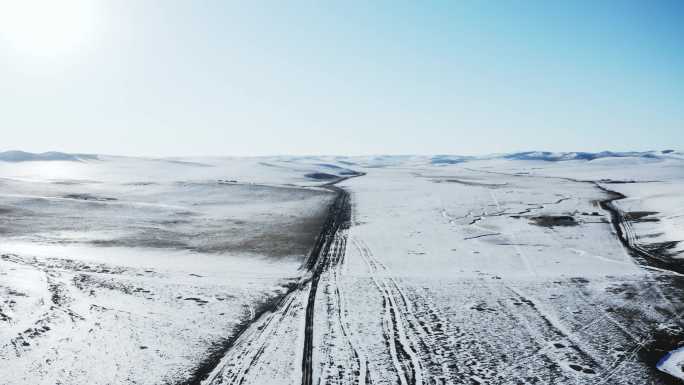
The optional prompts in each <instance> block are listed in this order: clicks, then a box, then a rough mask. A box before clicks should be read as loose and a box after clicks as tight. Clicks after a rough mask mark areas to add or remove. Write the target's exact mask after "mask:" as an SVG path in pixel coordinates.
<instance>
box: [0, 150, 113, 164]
mask: <svg viewBox="0 0 684 385" xmlns="http://www.w3.org/2000/svg"><path fill="white" fill-rule="evenodd" d="M98 159H99V158H98V156H97V155H93V154H68V153H65V152H57V151H49V152H43V153H38V154H36V153H32V152H26V151H2V152H0V161H3V162H31V161H54V160H61V161H74V162H80V161H83V160H98Z"/></svg>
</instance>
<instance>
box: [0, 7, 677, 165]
mask: <svg viewBox="0 0 684 385" xmlns="http://www.w3.org/2000/svg"><path fill="white" fill-rule="evenodd" d="M3 1H4V0H0V11H1V12H0V13H2V14H4V15H6V16H5V17H11V20H13V21H15V22H13V23H9V22H8V21H7V20H10V19H6V20H5V22H4V23H0V85H1V86H0V105H2V106H3V107H2V113H0V130H2V134H3V135H2V136H3V139H2V149H10V148H12V149H25V150H30V151H46V150H62V151H73V152H96V153H112V154H131V155H153V156H167V155H168V156H171V155H265V154H352V155H353V154H378V153H391V154H397V153H403V154H406V153H416V154H430V153H454V154H477V153H492V152H506V151H518V150H528V149H544V150H559V151H560V150H568V151H573V150H586V151H594V150H602V149H613V150H623V149H630V150H631V149H634V150H645V149H664V148H676V149H684V139H683V138H684V135H682V133H683V132H684V23H682V22H681V20H684V2H681V1H653V2H643V1H640V2H637V1H598V2H597V1H586V2H583V1H572V2H560V1H558V2H556V1H487V2H485V1H472V2H470V1H433V2H400V1H374V2H368V1H357V2H356V1H344V2H341V1H340V2H313V1H312V2H303V1H301V2H300V1H293V2H281V1H273V2H263V1H255V2H228V1H202V2H189V1H177V2H174V1H133V0H129V1H100V2H98V1H90V2H81V1H77V0H65V1H66V2H61V4H63V5H62V6H61V7H62V8H60V9H54V6H46V4H47V3H43V2H40V1H36V0H32V1H33V4H32V6H31V7H30V8H24V9H17V7H16V6H14V5H12V3H11V2H7V1H5V2H3ZM55 3H56V2H55ZM7 15H11V16H7ZM10 24H11V25H10ZM8 25H9V26H8ZM36 31H38V32H36Z"/></svg>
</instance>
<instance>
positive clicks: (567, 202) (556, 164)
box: [0, 152, 684, 385]
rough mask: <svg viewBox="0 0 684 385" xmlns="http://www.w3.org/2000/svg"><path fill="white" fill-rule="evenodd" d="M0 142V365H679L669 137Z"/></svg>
mask: <svg viewBox="0 0 684 385" xmlns="http://www.w3.org/2000/svg"><path fill="white" fill-rule="evenodd" d="M2 154H3V153H0V159H4V160H0V214H1V215H0V384H3V385H4V384H7V385H9V384H12V385H14V384H22V385H23V384H178V385H181V384H213V385H218V384H303V385H309V384H402V385H409V384H676V383H680V382H678V381H680V380H678V379H677V377H679V378H683V377H684V375H683V374H682V372H683V369H682V365H684V349H682V347H683V346H684V322H682V318H681V314H682V312H684V275H683V274H684V253H682V251H684V244H682V243H679V241H682V240H684V156H683V155H682V154H681V153H677V152H648V153H604V154H586V153H563V154H552V153H520V154H510V155H496V156H489V157H478V158H473V157H457V156H436V157H424V156H406V157H396V156H394V157H389V156H387V157H383V156H378V157H299V158H286V157H272V158H206V159H199V158H196V159H162V160H152V159H135V158H122V157H104V156H85V155H72V156H69V155H67V154H47V155H42V156H39V157H37V156H34V155H31V154H22V153H11V154H7V153H4V154H5V155H4V158H3V155H2ZM54 159H58V160H54Z"/></svg>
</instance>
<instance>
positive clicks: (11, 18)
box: [0, 0, 95, 56]
mask: <svg viewBox="0 0 684 385" xmlns="http://www.w3.org/2000/svg"><path fill="white" fill-rule="evenodd" d="M93 8H94V7H93V2H92V1H86V0H59V1H57V0H52V1H51V0H0V40H5V42H6V43H7V44H8V45H9V46H10V47H11V48H12V49H14V50H17V51H21V52H23V53H26V54H31V55H36V56H52V55H59V54H63V53H67V52H70V51H74V50H76V49H78V48H79V47H82V46H83V44H84V43H86V42H87V41H88V39H90V38H91V35H92V33H93V29H94V27H95V20H94V19H95V18H94V9H93Z"/></svg>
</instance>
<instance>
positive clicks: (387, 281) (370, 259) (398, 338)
mask: <svg viewBox="0 0 684 385" xmlns="http://www.w3.org/2000/svg"><path fill="white" fill-rule="evenodd" d="M352 242H353V243H354V245H355V246H356V247H357V248H358V250H359V254H360V255H361V257H362V258H363V260H364V262H365V263H366V265H367V266H368V269H369V272H370V275H371V280H372V281H373V283H374V285H375V287H376V288H377V289H378V291H380V293H381V295H382V297H383V298H382V304H383V309H384V315H383V320H382V324H383V328H384V333H383V334H384V337H385V341H386V343H387V345H388V347H389V351H390V357H391V358H392V363H393V366H394V368H395V370H396V371H397V375H398V376H399V382H400V384H401V385H416V384H423V367H422V366H423V365H422V363H421V360H420V357H419V354H418V349H417V346H416V345H418V341H416V334H418V330H417V329H416V328H415V325H414V324H413V323H411V322H409V321H408V318H409V317H410V314H411V308H410V307H409V306H407V304H408V301H407V300H406V297H405V295H404V294H403V292H402V291H401V290H400V289H399V286H398V285H397V283H396V281H395V280H394V279H393V278H391V277H386V278H383V277H381V276H380V274H379V273H387V267H386V266H384V265H383V264H382V263H381V262H380V261H378V260H377V259H375V256H374V255H373V253H372V252H371V250H370V249H369V248H368V246H367V245H366V244H365V242H363V241H362V240H361V239H357V238H352ZM397 296H398V297H399V298H401V300H402V304H403V305H404V306H399V305H400V304H399V301H398V300H397Z"/></svg>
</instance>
